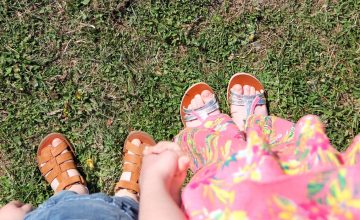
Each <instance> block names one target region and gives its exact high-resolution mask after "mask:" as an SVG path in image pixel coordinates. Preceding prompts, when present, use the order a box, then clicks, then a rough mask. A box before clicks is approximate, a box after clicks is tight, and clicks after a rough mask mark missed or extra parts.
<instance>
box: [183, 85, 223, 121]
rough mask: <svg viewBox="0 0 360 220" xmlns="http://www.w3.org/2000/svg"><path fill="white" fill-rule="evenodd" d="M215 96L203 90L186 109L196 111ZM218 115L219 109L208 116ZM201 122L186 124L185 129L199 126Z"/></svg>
mask: <svg viewBox="0 0 360 220" xmlns="http://www.w3.org/2000/svg"><path fill="white" fill-rule="evenodd" d="M214 96H215V95H214V94H213V93H211V92H210V91H209V90H204V91H202V92H201V94H197V95H196V96H195V97H194V98H193V99H192V100H191V103H190V105H189V106H188V107H187V109H192V110H196V109H198V108H201V107H203V106H204V105H205V104H206V103H207V102H209V101H210V100H212V99H213V97H214ZM217 114H220V111H219V109H217V110H215V111H214V112H211V113H209V115H217ZM201 123H202V122H201V121H200V120H199V119H196V120H193V121H188V122H186V127H197V126H199V125H201Z"/></svg>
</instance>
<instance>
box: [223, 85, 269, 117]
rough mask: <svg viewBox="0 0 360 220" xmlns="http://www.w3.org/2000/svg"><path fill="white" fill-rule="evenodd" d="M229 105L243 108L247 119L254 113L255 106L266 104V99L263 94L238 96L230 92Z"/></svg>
mask: <svg viewBox="0 0 360 220" xmlns="http://www.w3.org/2000/svg"><path fill="white" fill-rule="evenodd" d="M230 104H231V105H237V106H245V109H246V117H248V116H249V115H250V114H253V113H254V111H255V107H256V106H258V105H265V104H266V98H265V95H264V93H260V94H256V95H239V94H236V93H234V92H233V91H230Z"/></svg>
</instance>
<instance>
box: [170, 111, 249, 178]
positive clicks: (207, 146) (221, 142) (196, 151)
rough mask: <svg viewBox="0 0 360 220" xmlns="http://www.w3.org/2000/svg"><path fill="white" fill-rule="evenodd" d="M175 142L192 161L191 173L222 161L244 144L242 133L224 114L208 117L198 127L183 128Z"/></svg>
mask: <svg viewBox="0 0 360 220" xmlns="http://www.w3.org/2000/svg"><path fill="white" fill-rule="evenodd" d="M175 141H176V142H177V143H178V144H179V145H180V147H181V148H182V149H183V150H184V151H186V152H187V153H188V155H189V157H190V158H191V159H192V162H191V165H190V168H191V170H192V171H196V170H198V169H200V168H202V167H203V166H204V165H207V164H210V163H214V162H218V161H223V160H225V159H227V158H228V157H229V156H230V155H232V154H233V153H236V152H237V151H238V150H240V149H242V148H244V147H245V144H246V143H245V140H244V133H243V132H240V130H239V129H238V127H237V126H236V124H235V123H234V122H233V120H232V119H231V118H230V117H229V116H228V115H225V114H217V115H212V116H209V117H208V118H207V119H206V120H205V121H204V122H203V123H202V124H201V125H200V126H197V127H194V128H191V127H188V128H185V129H184V130H183V131H181V132H180V134H179V135H178V136H177V137H176V138H175Z"/></svg>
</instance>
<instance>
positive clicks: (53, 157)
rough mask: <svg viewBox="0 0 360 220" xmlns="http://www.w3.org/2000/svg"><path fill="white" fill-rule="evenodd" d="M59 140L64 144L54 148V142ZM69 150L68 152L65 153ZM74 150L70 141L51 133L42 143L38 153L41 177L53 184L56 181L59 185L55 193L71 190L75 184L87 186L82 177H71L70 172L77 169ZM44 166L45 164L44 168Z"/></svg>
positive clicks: (60, 135)
mask: <svg viewBox="0 0 360 220" xmlns="http://www.w3.org/2000/svg"><path fill="white" fill-rule="evenodd" d="M55 138H58V139H60V140H61V141H62V142H61V143H60V144H58V145H57V146H52V141H53V140H54V139H55ZM64 150H68V152H65V153H63V152H64ZM74 155H75V153H74V150H73V148H72V146H71V144H70V142H69V140H68V139H67V138H66V137H65V136H64V135H62V134H59V133H51V134H49V135H47V136H46V137H45V138H44V139H43V140H42V141H41V143H40V145H39V147H38V151H37V162H38V167H39V169H40V172H41V175H42V176H44V177H45V179H46V181H47V182H48V183H49V184H51V183H52V182H53V180H54V179H56V180H57V181H58V183H59V185H58V187H57V188H56V189H55V192H60V191H62V190H65V189H69V188H70V187H71V186H72V185H74V184H81V185H84V186H86V183H85V180H84V178H83V177H82V176H80V175H74V176H71V177H70V176H69V174H68V172H67V171H68V170H70V169H76V164H75V163H74ZM42 164H44V165H43V166H42Z"/></svg>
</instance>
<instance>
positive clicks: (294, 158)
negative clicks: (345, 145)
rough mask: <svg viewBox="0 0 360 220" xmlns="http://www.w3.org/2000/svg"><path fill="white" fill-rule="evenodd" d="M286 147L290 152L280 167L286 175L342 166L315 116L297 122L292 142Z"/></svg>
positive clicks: (339, 157)
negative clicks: (330, 166) (331, 166)
mask: <svg viewBox="0 0 360 220" xmlns="http://www.w3.org/2000/svg"><path fill="white" fill-rule="evenodd" d="M288 146H289V148H290V149H291V151H290V152H289V154H287V155H286V157H283V158H281V165H282V167H283V169H284V170H285V172H286V173H287V174H299V173H303V172H307V171H310V170H312V169H313V168H315V167H316V168H321V167H324V166H329V165H336V166H339V165H341V164H342V159H341V155H340V154H339V152H338V151H337V150H336V149H335V148H333V147H332V146H331V144H330V141H329V138H328V137H327V136H326V134H325V129H324V126H323V124H322V123H321V121H320V119H319V118H318V117H317V116H313V115H307V116H304V117H303V118H301V119H300V120H299V121H298V122H297V124H296V127H295V134H294V141H293V142H292V143H291V144H290V145H288Z"/></svg>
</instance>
